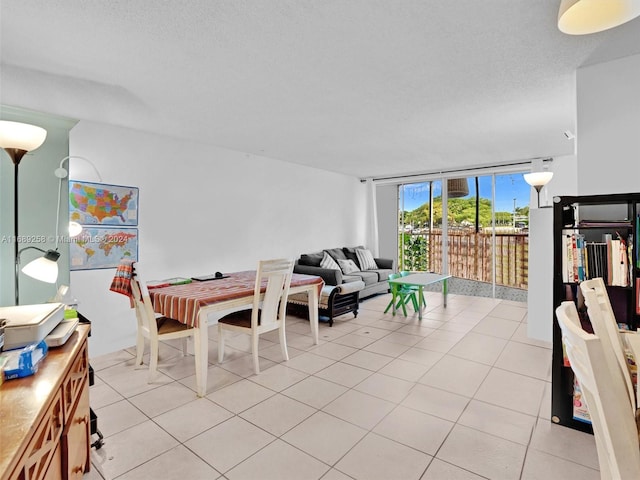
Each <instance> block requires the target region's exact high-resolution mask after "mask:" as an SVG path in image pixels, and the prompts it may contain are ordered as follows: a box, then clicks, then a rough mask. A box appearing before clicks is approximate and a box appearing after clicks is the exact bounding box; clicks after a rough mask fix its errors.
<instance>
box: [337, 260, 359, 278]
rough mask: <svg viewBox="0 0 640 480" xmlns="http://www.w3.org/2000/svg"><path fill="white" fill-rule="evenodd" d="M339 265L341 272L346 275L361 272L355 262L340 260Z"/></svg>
mask: <svg viewBox="0 0 640 480" xmlns="http://www.w3.org/2000/svg"><path fill="white" fill-rule="evenodd" d="M338 265H340V270H342V273H344V274H345V275H349V274H350V273H355V272H359V271H360V269H359V268H358V266H357V265H356V262H354V261H353V260H340V259H338Z"/></svg>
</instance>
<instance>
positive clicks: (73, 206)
mask: <svg viewBox="0 0 640 480" xmlns="http://www.w3.org/2000/svg"><path fill="white" fill-rule="evenodd" d="M69 220H70V221H73V222H78V223H80V224H81V225H105V226H106V225H110V226H120V227H123V226H130V227H134V226H136V225H138V188H137V187H125V186H119V185H105V184H102V183H89V182H79V181H76V180H70V181H69Z"/></svg>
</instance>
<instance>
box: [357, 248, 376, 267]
mask: <svg viewBox="0 0 640 480" xmlns="http://www.w3.org/2000/svg"><path fill="white" fill-rule="evenodd" d="M356 256H357V257H358V263H359V264H360V268H361V269H362V270H377V269H378V264H377V263H376V261H375V260H374V259H373V253H371V250H367V249H366V248H357V249H356Z"/></svg>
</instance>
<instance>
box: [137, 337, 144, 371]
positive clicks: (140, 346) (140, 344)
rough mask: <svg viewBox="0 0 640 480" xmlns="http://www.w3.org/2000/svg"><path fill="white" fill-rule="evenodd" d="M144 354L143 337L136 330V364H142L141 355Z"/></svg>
mask: <svg viewBox="0 0 640 480" xmlns="http://www.w3.org/2000/svg"><path fill="white" fill-rule="evenodd" d="M143 355H144V337H143V336H142V334H141V333H140V332H138V338H137V340H136V365H142V356H143Z"/></svg>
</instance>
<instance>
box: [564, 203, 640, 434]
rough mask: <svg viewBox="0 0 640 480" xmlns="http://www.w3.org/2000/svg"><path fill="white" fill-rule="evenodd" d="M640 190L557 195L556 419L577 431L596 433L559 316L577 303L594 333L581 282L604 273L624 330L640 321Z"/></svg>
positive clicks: (613, 305)
mask: <svg viewBox="0 0 640 480" xmlns="http://www.w3.org/2000/svg"><path fill="white" fill-rule="evenodd" d="M639 223H640V193H630V194H612V195H589V196H580V197H556V198H555V199H554V215H553V224H554V227H553V230H554V231H553V242H554V249H553V251H554V272H553V275H554V277H553V309H554V312H553V318H554V324H553V362H552V372H551V373H552V392H551V398H552V404H551V420H552V421H553V422H554V423H557V424H560V425H564V426H567V427H570V428H574V429H576V430H581V431H585V432H590V433H592V432H593V429H592V427H591V424H590V422H588V421H584V418H583V417H584V413H585V409H584V408H581V407H582V405H583V403H584V402H583V401H582V400H581V398H580V392H579V387H578V389H576V383H575V378H574V375H573V371H572V370H571V368H570V366H568V365H567V364H566V363H565V358H564V351H563V346H562V332H561V331H560V327H559V326H558V322H557V319H556V317H555V308H556V307H558V305H560V303H561V302H563V301H567V300H572V301H574V302H575V303H576V306H577V309H578V313H579V315H580V319H581V323H582V326H583V328H584V329H585V330H587V331H590V328H591V324H590V322H589V318H588V315H587V312H586V307H585V305H584V300H583V299H582V292H581V291H580V288H579V283H580V281H582V280H587V279H589V278H595V277H602V278H603V279H604V281H605V284H606V285H607V292H608V294H609V299H610V300H611V304H612V307H613V310H614V314H615V316H616V321H617V322H618V324H619V325H620V327H621V328H629V329H630V330H635V329H636V328H637V327H638V326H639V325H640V298H639V294H640V268H639V267H640V264H639V262H638V254H639V252H638V247H639V246H640V244H639V243H638V233H639V232H638V230H639V228H638V224H639Z"/></svg>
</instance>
